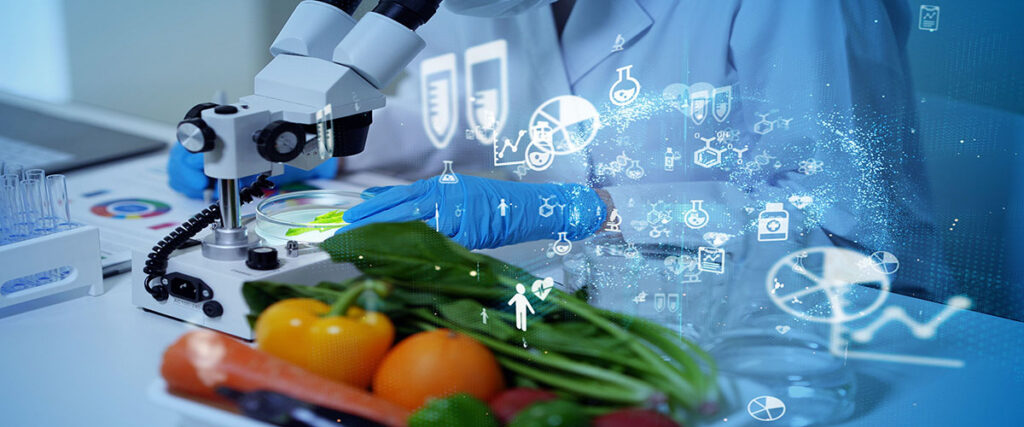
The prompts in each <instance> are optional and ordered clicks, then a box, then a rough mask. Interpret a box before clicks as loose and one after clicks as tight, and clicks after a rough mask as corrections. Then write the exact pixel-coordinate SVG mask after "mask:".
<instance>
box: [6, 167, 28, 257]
mask: <svg viewBox="0 0 1024 427" xmlns="http://www.w3.org/2000/svg"><path fill="white" fill-rule="evenodd" d="M3 186H4V193H5V194H6V195H7V200H6V203H5V205H6V206H7V222H8V224H10V231H9V232H8V235H7V237H8V239H10V240H12V241H18V240H21V239H25V238H27V237H28V235H29V233H30V232H31V229H30V228H31V223H29V222H26V221H25V216H24V206H25V202H24V199H23V197H22V196H21V175H20V174H19V175H14V174H5V175H4V176H3Z"/></svg>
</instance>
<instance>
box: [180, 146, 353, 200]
mask: <svg viewBox="0 0 1024 427" xmlns="http://www.w3.org/2000/svg"><path fill="white" fill-rule="evenodd" d="M337 173H338V160H337V159H330V160H327V161H326V162H324V164H322V165H320V166H317V167H315V168H313V170H310V171H305V170H302V169H299V168H294V167H291V166H287V165H286V166H285V167H284V173H283V174H281V175H277V176H273V177H270V180H271V181H272V182H273V183H274V184H277V185H283V184H288V183H292V182H299V181H305V180H307V179H318V178H333V177H334V176H335V175H337ZM254 179H255V176H252V177H246V178H244V179H241V180H239V182H240V185H242V186H245V185H249V184H250V183H252V181H253V180H254ZM167 181H168V184H170V186H171V188H173V189H174V190H175V191H177V192H179V193H182V194H184V195H186V196H188V197H189V198H193V199H202V198H203V191H204V190H206V189H207V188H208V187H209V185H210V179H209V178H207V177H206V175H203V155H202V154H196V153H190V152H188V150H186V149H185V147H182V146H181V145H180V144H174V147H171V155H170V157H169V158H168V159H167Z"/></svg>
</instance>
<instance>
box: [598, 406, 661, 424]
mask: <svg viewBox="0 0 1024 427" xmlns="http://www.w3.org/2000/svg"><path fill="white" fill-rule="evenodd" d="M594 427H680V426H679V423H677V422H675V421H674V420H672V419H671V418H669V417H667V416H665V415H662V414H660V413H658V412H654V411H649V410H646V409H623V410H621V411H616V412H612V413H610V414H605V415H602V416H600V417H598V418H597V419H595V420H594Z"/></svg>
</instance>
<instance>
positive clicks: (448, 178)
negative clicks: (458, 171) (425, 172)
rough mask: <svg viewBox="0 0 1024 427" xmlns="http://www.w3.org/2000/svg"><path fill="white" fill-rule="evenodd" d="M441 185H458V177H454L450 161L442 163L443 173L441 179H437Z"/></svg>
mask: <svg viewBox="0 0 1024 427" xmlns="http://www.w3.org/2000/svg"><path fill="white" fill-rule="evenodd" d="M437 180H438V181H439V182H440V183H442V184H458V183H459V177H458V175H455V171H453V170H452V161H451V160H445V161H444V172H441V177H440V178H438V179H437Z"/></svg>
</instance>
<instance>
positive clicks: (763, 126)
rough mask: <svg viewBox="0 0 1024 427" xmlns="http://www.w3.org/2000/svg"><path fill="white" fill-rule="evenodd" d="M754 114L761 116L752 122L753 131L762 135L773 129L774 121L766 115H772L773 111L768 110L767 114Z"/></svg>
mask: <svg viewBox="0 0 1024 427" xmlns="http://www.w3.org/2000/svg"><path fill="white" fill-rule="evenodd" d="M756 114H757V115H758V116H761V120H759V121H758V122H757V123H754V133H756V134H758V135H764V134H767V133H770V132H771V131H773V130H775V121H774V120H768V116H770V115H772V114H773V112H768V113H767V114H761V113H756Z"/></svg>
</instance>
